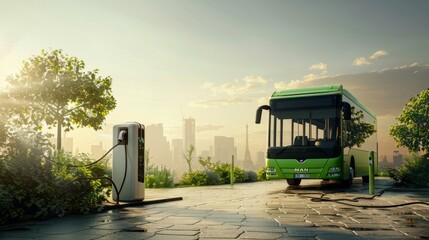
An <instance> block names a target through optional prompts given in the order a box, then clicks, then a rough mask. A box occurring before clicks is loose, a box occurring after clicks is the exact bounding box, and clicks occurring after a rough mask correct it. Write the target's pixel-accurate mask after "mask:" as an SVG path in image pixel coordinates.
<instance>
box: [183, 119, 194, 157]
mask: <svg viewBox="0 0 429 240" xmlns="http://www.w3.org/2000/svg"><path fill="white" fill-rule="evenodd" d="M183 141H184V146H183V148H184V149H185V151H186V150H187V149H189V146H190V145H194V147H195V119H193V118H187V119H183Z"/></svg>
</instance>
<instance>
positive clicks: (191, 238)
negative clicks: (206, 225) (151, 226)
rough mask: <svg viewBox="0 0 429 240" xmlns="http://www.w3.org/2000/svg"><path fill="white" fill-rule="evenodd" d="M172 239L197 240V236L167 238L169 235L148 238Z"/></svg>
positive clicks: (151, 239)
mask: <svg viewBox="0 0 429 240" xmlns="http://www.w3.org/2000/svg"><path fill="white" fill-rule="evenodd" d="M173 237H174V240H197V239H199V238H198V236H169V235H154V236H152V237H149V238H148V239H149V240H171V239H172V238H173Z"/></svg>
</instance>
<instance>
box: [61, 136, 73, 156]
mask: <svg viewBox="0 0 429 240" xmlns="http://www.w3.org/2000/svg"><path fill="white" fill-rule="evenodd" d="M61 146H62V148H63V149H64V151H66V152H71V153H73V138H71V137H67V135H66V132H64V134H63V137H62V138H61Z"/></svg>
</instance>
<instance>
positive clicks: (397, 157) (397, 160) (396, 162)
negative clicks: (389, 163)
mask: <svg viewBox="0 0 429 240" xmlns="http://www.w3.org/2000/svg"><path fill="white" fill-rule="evenodd" d="M401 164H402V154H400V153H399V151H393V167H399V166H401Z"/></svg>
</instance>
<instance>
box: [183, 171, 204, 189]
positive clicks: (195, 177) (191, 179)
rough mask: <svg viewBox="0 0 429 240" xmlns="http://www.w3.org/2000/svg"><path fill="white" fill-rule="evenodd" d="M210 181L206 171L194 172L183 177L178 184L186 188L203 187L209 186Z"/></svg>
mask: <svg viewBox="0 0 429 240" xmlns="http://www.w3.org/2000/svg"><path fill="white" fill-rule="evenodd" d="M210 183H211V180H210V177H209V174H208V171H199V170H195V171H192V172H187V173H185V174H184V175H183V177H182V179H181V181H180V184H182V185H186V186H204V185H210Z"/></svg>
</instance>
